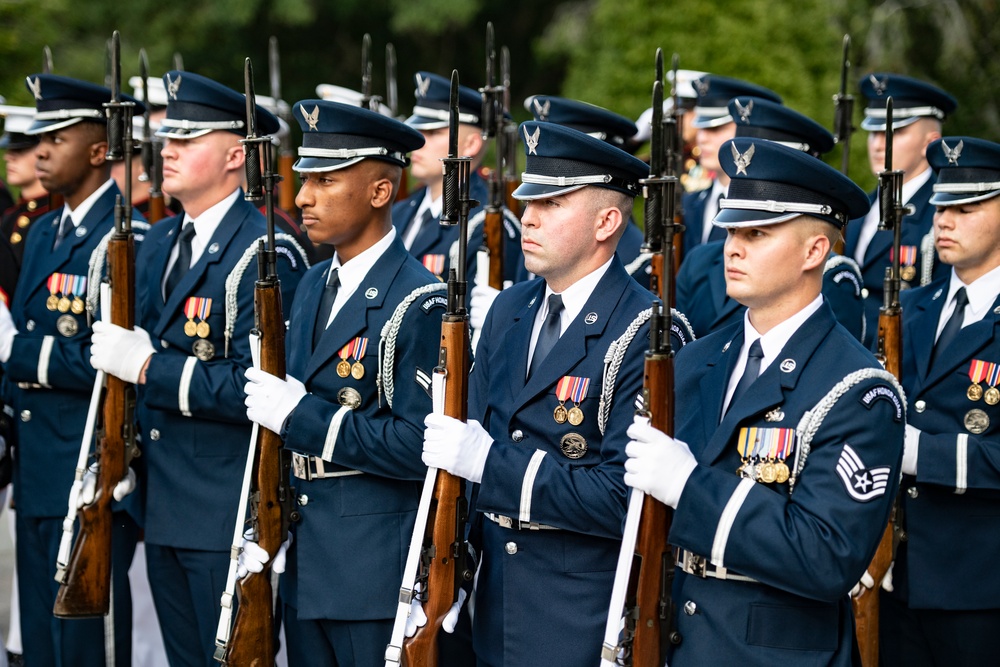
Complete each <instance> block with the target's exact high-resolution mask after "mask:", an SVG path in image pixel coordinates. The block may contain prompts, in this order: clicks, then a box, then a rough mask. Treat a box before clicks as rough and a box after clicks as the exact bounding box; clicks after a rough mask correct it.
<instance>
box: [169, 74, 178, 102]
mask: <svg viewBox="0 0 1000 667" xmlns="http://www.w3.org/2000/svg"><path fill="white" fill-rule="evenodd" d="M180 89H181V75H180V74H178V75H177V78H176V79H174V80H172V81H171V79H170V75H169V74H168V75H167V92H168V93H169V94H170V99H172V100H176V99H177V92H178V91H179V90H180Z"/></svg>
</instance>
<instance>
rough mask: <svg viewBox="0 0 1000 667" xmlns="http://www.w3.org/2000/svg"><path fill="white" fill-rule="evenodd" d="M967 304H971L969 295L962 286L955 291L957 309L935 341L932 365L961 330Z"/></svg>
mask: <svg viewBox="0 0 1000 667" xmlns="http://www.w3.org/2000/svg"><path fill="white" fill-rule="evenodd" d="M967 305H969V295H968V294H966V293H965V288H964V287H960V288H959V289H958V291H957V292H955V310H954V312H952V314H951V317H949V318H948V321H947V322H945V323H944V328H943V329H941V335H940V336H938V339H937V342H936V343H934V350H933V351H932V352H931V366H932V367H933V366H934V361H935V360H936V359H937V358H938V356H939V355H940V354H941V353H942V352H944V350H945V349H947V347H948V346H949V345H950V344H951V342H952V341H953V340H955V336H957V335H958V332H959V330H960V329H961V328H962V322H963V321H964V320H965V307H966V306H967Z"/></svg>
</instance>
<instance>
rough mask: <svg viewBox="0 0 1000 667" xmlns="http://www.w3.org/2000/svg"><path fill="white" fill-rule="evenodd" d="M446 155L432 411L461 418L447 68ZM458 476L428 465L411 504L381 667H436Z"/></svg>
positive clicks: (462, 365)
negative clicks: (445, 245) (443, 285)
mask: <svg viewBox="0 0 1000 667" xmlns="http://www.w3.org/2000/svg"><path fill="white" fill-rule="evenodd" d="M449 108H450V123H449V129H448V157H447V158H444V159H443V160H442V162H444V195H443V208H442V212H441V224H444V225H454V224H457V225H458V227H459V232H458V265H457V266H454V267H452V268H451V269H450V270H449V274H448V310H447V312H446V313H445V314H444V316H443V317H442V321H441V348H440V352H439V354H438V365H437V367H436V368H435V369H434V373H433V376H432V384H433V395H434V411H435V412H440V413H443V414H445V415H447V416H449V417H454V418H455V419H459V420H461V421H466V419H467V418H468V408H469V386H468V379H469V367H470V363H469V314H468V312H467V311H466V308H465V291H466V280H465V278H466V276H465V259H466V235H467V233H468V226H469V210H470V209H471V208H472V207H473V206H477V205H478V204H479V202H477V201H474V200H471V199H469V175H470V172H471V168H472V158H470V157H459V155H458V71H457V70H455V71H452V74H451V104H450V106H449ZM464 487H465V482H464V480H463V479H462V478H461V477H458V476H456V475H452V474H451V473H448V472H446V471H444V470H438V469H437V468H429V469H428V470H427V477H426V479H425V481H424V488H423V491H422V492H421V496H420V504H419V505H418V507H417V518H416V522H415V525H414V527H413V538H412V539H411V541H410V548H409V551H408V553H407V558H406V565H405V567H404V569H403V583H402V586H401V587H400V590H399V604H398V606H397V611H396V620H395V623H394V625H393V629H392V636H391V638H390V641H389V645H388V646H387V647H386V650H385V664H386V667H398V666H399V665H404V666H405V667H436V665H437V663H438V651H437V637H438V632H439V630H440V628H441V623H442V622H443V621H444V617H445V615H446V614H447V613H448V610H449V609H451V606H452V605H453V604H454V603H455V602H456V601H457V600H458V593H459V590H460V589H461V587H462V585H463V584H467V583H468V582H470V581H472V576H473V572H472V570H471V568H470V567H469V565H468V556H467V554H468V546H467V544H466V541H465V525H466V522H467V520H468V512H469V509H468V504H467V501H466V499H465V488H464ZM414 599H416V600H417V601H419V603H420V605H421V607H422V608H423V612H424V615H425V616H426V618H427V622H426V624H425V625H424V626H423V627H420V628H418V629H417V631H416V633H415V634H414V635H413V636H412V637H409V638H405V639H404V636H403V634H404V629H405V626H406V618H407V614H408V613H409V611H410V607H411V602H412V601H413V600H414Z"/></svg>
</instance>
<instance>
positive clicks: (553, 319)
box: [528, 294, 563, 377]
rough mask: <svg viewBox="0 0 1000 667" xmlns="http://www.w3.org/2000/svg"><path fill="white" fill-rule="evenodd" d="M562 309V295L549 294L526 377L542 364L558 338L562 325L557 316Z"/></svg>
mask: <svg viewBox="0 0 1000 667" xmlns="http://www.w3.org/2000/svg"><path fill="white" fill-rule="evenodd" d="M562 310H563V302H562V297H561V296H560V295H558V294H550V295H549V314H548V315H546V316H545V321H544V322H543V323H542V328H541V330H540V331H539V332H538V340H537V341H536V342H535V353H534V354H533V355H531V366H530V367H529V368H528V377H531V375H532V374H533V373H534V372H535V370H537V369H538V367H539V366H541V365H542V362H543V361H544V360H545V357H547V356H548V355H549V352H551V351H552V348H553V347H555V345H556V341H558V340H559V334H560V333H561V330H562V326H561V324H560V322H559V316H560V314H561V313H562Z"/></svg>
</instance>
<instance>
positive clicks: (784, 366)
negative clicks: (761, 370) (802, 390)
mask: <svg viewBox="0 0 1000 667" xmlns="http://www.w3.org/2000/svg"><path fill="white" fill-rule="evenodd" d="M780 368H781V372H782V373H791V372H792V371H794V370H795V360H794V359H785V360H784V361H782V362H781V366H780Z"/></svg>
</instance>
